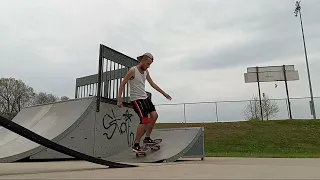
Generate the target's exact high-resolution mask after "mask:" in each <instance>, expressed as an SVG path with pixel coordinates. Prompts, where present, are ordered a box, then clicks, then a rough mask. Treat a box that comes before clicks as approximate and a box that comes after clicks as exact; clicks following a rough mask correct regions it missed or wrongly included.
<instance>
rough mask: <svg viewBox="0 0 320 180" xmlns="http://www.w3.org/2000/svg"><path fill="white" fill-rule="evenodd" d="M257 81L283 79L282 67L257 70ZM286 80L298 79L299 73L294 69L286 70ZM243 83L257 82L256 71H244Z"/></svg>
mask: <svg viewBox="0 0 320 180" xmlns="http://www.w3.org/2000/svg"><path fill="white" fill-rule="evenodd" d="M258 76H259V82H272V81H285V77H284V72H283V71H282V69H281V70H280V71H266V72H259V73H258ZM286 78H287V81H296V80H299V74H298V71H296V70H287V71H286ZM244 80H245V83H252V82H258V78H257V73H256V72H248V73H244Z"/></svg>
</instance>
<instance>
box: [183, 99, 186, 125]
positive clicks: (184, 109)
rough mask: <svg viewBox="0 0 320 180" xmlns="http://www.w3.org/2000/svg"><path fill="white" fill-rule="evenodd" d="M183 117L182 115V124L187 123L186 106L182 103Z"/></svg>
mask: <svg viewBox="0 0 320 180" xmlns="http://www.w3.org/2000/svg"><path fill="white" fill-rule="evenodd" d="M183 115H184V123H187V117H186V104H185V103H183Z"/></svg>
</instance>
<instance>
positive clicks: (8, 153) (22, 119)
mask: <svg viewBox="0 0 320 180" xmlns="http://www.w3.org/2000/svg"><path fill="white" fill-rule="evenodd" d="M96 100H97V99H96V97H89V98H82V99H74V100H68V101H63V102H56V103H52V104H46V105H41V106H34V107H29V108H25V109H22V110H21V111H20V112H19V114H18V115H17V116H16V117H15V118H14V119H13V120H12V121H13V122H15V123H16V124H18V125H20V126H22V127H23V128H25V129H27V130H30V131H31V132H34V133H36V134H38V135H40V136H41V137H44V138H46V139H48V140H50V141H52V142H54V143H56V144H58V145H61V146H63V147H66V148H69V149H71V150H73V151H77V152H79V153H83V154H85V155H88V156H92V157H96V158H100V159H112V160H114V161H115V162H122V161H124V162H128V163H130V162H158V161H163V160H166V161H174V160H176V159H178V158H180V157H200V158H203V157H204V142H203V139H204V138H203V134H204V133H203V128H176V129H154V132H153V133H152V138H162V139H163V142H162V143H161V149H160V151H158V152H153V153H152V154H149V155H147V156H146V157H141V158H139V159H136V157H135V154H134V153H133V152H132V151H131V146H132V143H133V142H134V139H135V132H136V128H137V126H138V124H139V116H138V115H137V114H136V113H135V112H134V110H133V109H132V108H130V107H123V108H119V107H117V105H116V101H114V100H110V99H103V98H102V100H103V102H101V104H100V111H99V112H96ZM32 138H33V139H34V137H32ZM36 142H37V141H36ZM69 158H72V159H73V158H74V157H73V156H72V155H71V156H70V155H68V154H66V153H63V152H60V151H56V150H54V149H53V148H48V147H45V146H42V145H39V144H38V143H35V142H33V141H31V140H29V139H27V138H24V137H23V136H20V135H18V134H17V133H14V132H12V131H10V130H8V129H6V128H0V163H1V162H15V161H18V160H20V161H21V160H23V161H28V160H49V159H69ZM110 161H111V160H110Z"/></svg>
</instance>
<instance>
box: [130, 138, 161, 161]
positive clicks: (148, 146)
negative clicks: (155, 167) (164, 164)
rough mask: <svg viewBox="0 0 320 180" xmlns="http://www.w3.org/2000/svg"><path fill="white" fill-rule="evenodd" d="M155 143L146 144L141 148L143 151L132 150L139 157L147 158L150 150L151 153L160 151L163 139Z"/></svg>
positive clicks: (156, 140)
mask: <svg viewBox="0 0 320 180" xmlns="http://www.w3.org/2000/svg"><path fill="white" fill-rule="evenodd" d="M154 141H155V143H144V145H143V146H142V147H141V149H142V150H141V151H137V150H135V149H132V150H133V152H135V153H136V156H137V157H139V155H143V156H146V155H147V152H148V151H149V150H151V151H157V150H159V149H160V145H159V144H160V143H161V142H162V139H155V140H154Z"/></svg>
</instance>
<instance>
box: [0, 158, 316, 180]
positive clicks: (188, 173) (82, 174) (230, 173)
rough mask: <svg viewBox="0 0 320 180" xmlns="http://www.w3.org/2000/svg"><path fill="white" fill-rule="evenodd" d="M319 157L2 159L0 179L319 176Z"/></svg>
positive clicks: (290, 177)
mask: <svg viewBox="0 0 320 180" xmlns="http://www.w3.org/2000/svg"><path fill="white" fill-rule="evenodd" d="M319 169H320V159H276V158H274V159H272V158H214V157H213V158H209V157H206V159H205V160H204V161H200V160H198V159H186V160H181V161H177V162H172V163H165V164H164V163H160V164H158V163H156V164H154V163H152V164H151V163H150V164H149V163H143V164H141V166H140V167H136V168H121V169H108V168H107V167H105V166H101V165H97V164H92V163H89V162H85V161H74V162H37V163H0V179H320V171H319Z"/></svg>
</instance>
